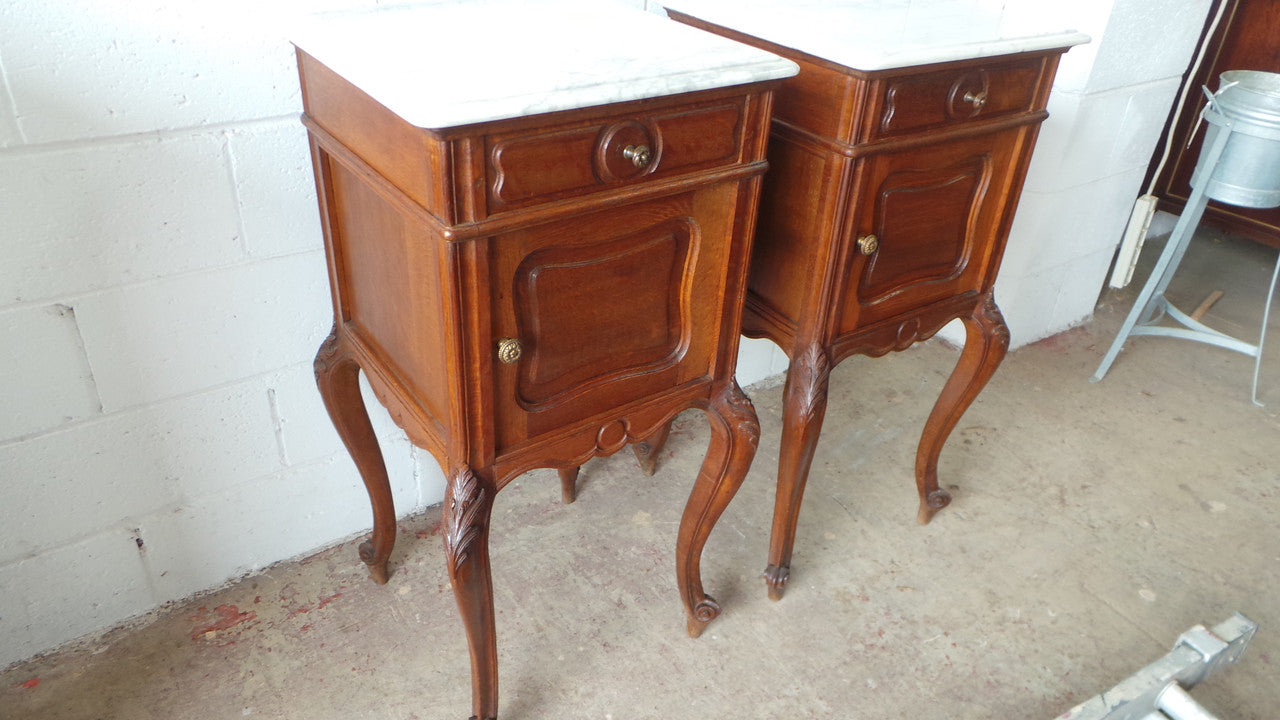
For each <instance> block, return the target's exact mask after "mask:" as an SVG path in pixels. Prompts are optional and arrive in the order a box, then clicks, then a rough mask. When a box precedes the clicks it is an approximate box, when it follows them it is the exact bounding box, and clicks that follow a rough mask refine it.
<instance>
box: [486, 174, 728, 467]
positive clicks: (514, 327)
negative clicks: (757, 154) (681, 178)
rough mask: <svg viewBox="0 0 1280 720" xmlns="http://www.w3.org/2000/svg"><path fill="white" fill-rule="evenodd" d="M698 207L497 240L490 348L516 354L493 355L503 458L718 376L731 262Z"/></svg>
mask: <svg viewBox="0 0 1280 720" xmlns="http://www.w3.org/2000/svg"><path fill="white" fill-rule="evenodd" d="M697 197H698V194H697V193H686V194H683V195H678V196H674V197H670V198H664V199H661V200H654V201H650V202H645V203H639V204H634V205H628V206H622V207H619V208H616V209H610V210H604V211H598V212H594V213H590V214H586V215H583V216H581V217H579V218H575V219H573V220H569V221H561V222H556V223H552V224H548V225H542V226H537V227H534V228H530V229H526V230H519V231H514V232H510V233H506V234H503V235H501V236H498V237H496V238H493V239H492V244H491V248H492V250H491V253H492V255H491V261H490V270H491V277H492V293H493V303H494V305H493V313H492V317H493V324H494V327H493V338H492V340H493V343H494V347H495V348H496V347H497V346H498V345H499V344H500V343H501V341H502V340H503V339H514V340H517V341H518V342H519V346H520V353H519V357H518V358H517V359H515V360H514V361H513V362H504V361H503V359H501V358H498V357H497V356H496V354H495V362H494V365H493V369H494V376H495V380H494V395H495V398H494V406H495V409H496V418H495V419H496V422H495V425H496V428H495V429H496V436H497V437H496V440H497V452H498V454H499V455H501V454H502V453H503V452H504V450H507V449H512V448H513V447H515V446H518V445H520V444H521V443H523V442H524V441H526V440H531V439H533V438H536V437H537V436H539V435H540V434H544V433H547V432H550V431H553V430H555V429H557V428H560V427H563V426H564V425H567V424H569V423H573V422H577V421H580V420H583V419H585V418H590V417H592V416H596V415H599V414H602V413H609V412H610V411H613V410H616V409H618V408H620V407H622V406H625V405H626V404H627V403H632V402H635V401H638V400H641V399H644V398H647V397H650V396H653V395H655V394H658V393H662V392H664V391H668V390H670V389H671V388H672V387H675V386H678V385H681V384H683V383H685V382H689V381H692V380H698V379H701V378H704V377H706V376H707V375H708V374H709V373H710V372H711V367H712V363H713V361H714V359H715V351H716V347H715V343H714V337H715V325H714V323H715V322H717V319H718V317H719V316H718V313H714V312H713V313H707V312H706V311H705V309H706V308H709V307H711V308H714V307H719V305H720V304H721V302H720V298H721V296H722V292H723V287H724V277H723V275H724V272H723V269H721V270H720V271H719V272H717V271H716V270H715V268H716V267H720V268H723V267H725V266H726V258H725V257H724V252H725V250H724V248H723V247H721V246H720V245H723V243H719V244H716V243H704V242H703V232H704V227H703V226H704V225H705V224H706V219H705V218H699V217H696V213H695V206H697V205H698V203H697V202H696V198H697ZM717 212H719V211H717ZM718 221H719V220H718V219H716V222H718ZM706 232H707V235H708V236H723V233H713V232H711V231H710V230H709V229H708V230H706ZM507 359H510V358H507Z"/></svg>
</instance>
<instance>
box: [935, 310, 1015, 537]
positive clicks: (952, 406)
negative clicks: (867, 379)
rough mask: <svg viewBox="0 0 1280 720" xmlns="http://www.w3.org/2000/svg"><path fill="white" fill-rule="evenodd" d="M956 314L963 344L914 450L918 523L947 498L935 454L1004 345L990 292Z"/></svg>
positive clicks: (1006, 345) (989, 373)
mask: <svg viewBox="0 0 1280 720" xmlns="http://www.w3.org/2000/svg"><path fill="white" fill-rule="evenodd" d="M961 320H962V321H963V322H964V329H965V340H964V350H963V351H962V352H961V353H960V361H959V362H958V363H957V364H956V369H955V370H954V371H952V373H951V377H950V378H948V379H947V384H946V386H945V387H943V388H942V394H941V395H940V396H938V401H937V402H936V403H935V404H934V406H933V412H931V413H930V414H929V419H928V421H926V422H925V425H924V433H923V434H922V435H921V437H920V447H919V449H918V450H917V451H916V489H917V490H918V492H919V493H920V511H919V514H918V515H917V516H916V520H917V522H919V523H920V524H921V525H925V524H927V523H928V522H929V520H931V519H932V518H933V515H934V513H936V512H937V511H939V510H941V509H942V508H944V507H946V506H947V505H948V504H950V502H951V493H949V492H947V491H946V490H943V489H941V488H939V487H938V456H939V455H940V454H941V453H942V446H943V445H945V444H946V442H947V437H948V436H950V435H951V431H952V430H953V429H954V428H955V426H956V423H958V422H959V421H960V416H961V415H964V411H965V410H968V409H969V405H971V404H972V403H973V401H974V398H976V397H978V393H980V392H982V388H983V387H985V386H986V384H987V381H988V380H990V379H991V376H992V375H993V374H994V373H995V371H996V368H997V367H999V366H1000V361H1001V360H1003V359H1004V356H1005V353H1006V352H1008V350H1009V327H1008V325H1006V324H1005V322H1004V316H1003V315H1001V314H1000V308H998V307H996V301H995V297H994V296H993V295H992V294H991V293H990V292H988V293H987V294H986V295H984V296H983V297H982V299H981V300H980V301H979V302H978V304H977V306H976V307H975V308H974V310H973V314H972V315H970V316H969V317H965V318H961Z"/></svg>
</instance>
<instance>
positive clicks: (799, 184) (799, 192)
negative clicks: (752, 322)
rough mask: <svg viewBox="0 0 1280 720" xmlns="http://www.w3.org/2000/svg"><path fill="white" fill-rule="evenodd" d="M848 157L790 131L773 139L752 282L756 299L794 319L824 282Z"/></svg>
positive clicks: (752, 262)
mask: <svg viewBox="0 0 1280 720" xmlns="http://www.w3.org/2000/svg"><path fill="white" fill-rule="evenodd" d="M846 162H847V161H846V160H845V159H844V158H842V157H840V156H837V155H834V154H831V153H828V152H826V151H824V150H823V149H821V148H818V147H813V146H810V145H808V144H806V143H802V142H796V141H794V140H792V139H791V138H790V137H787V136H785V135H780V134H778V133H775V134H774V135H773V137H772V138H771V139H770V144H769V173H768V174H767V175H766V176H765V178H764V189H763V190H762V192H761V196H760V215H759V219H758V224H757V227H756V237H755V247H754V249H753V251H752V259H751V271H750V272H751V276H750V282H749V284H748V288H749V293H750V296H751V301H752V303H753V304H757V305H763V306H764V307H766V308H768V309H769V310H771V311H772V312H773V313H775V314H777V315H779V316H781V317H782V318H785V320H786V321H788V322H789V323H790V324H792V325H794V324H796V323H798V322H799V321H800V318H802V317H804V305H805V300H806V298H808V297H809V296H810V295H811V294H812V293H811V291H812V289H813V287H814V285H815V284H817V283H821V282H822V275H823V274H824V268H825V265H824V264H823V263H824V262H825V252H824V246H829V245H830V244H831V243H830V241H828V240H826V238H829V237H831V236H832V235H833V233H834V229H833V227H832V224H833V223H834V222H835V219H834V218H833V217H832V213H833V211H834V209H835V206H836V203H835V202H834V195H835V194H836V193H837V192H838V190H839V187H840V183H841V177H840V176H841V174H842V172H843V167H844V164H845V163H846ZM774 339H775V340H779V341H780V338H774Z"/></svg>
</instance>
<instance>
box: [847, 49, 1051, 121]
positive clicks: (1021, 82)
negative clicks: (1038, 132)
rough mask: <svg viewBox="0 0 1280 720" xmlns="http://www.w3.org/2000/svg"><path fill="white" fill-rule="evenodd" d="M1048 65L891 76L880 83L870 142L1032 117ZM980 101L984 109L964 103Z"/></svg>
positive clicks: (1033, 62)
mask: <svg viewBox="0 0 1280 720" xmlns="http://www.w3.org/2000/svg"><path fill="white" fill-rule="evenodd" d="M1042 64H1043V61H1042V60H1041V59H1040V58H1028V59H1024V60H1020V61H1018V62H1014V63H995V64H990V65H984V66H978V67H964V68H953V69H947V70H939V71H935V72H929V73H922V74H909V75H902V76H896V77H889V78H885V79H883V80H881V81H880V82H879V83H877V88H878V90H879V106H878V108H877V110H878V112H877V111H873V112H875V117H876V118H878V121H877V122H876V124H875V126H874V127H873V128H872V130H871V132H870V134H869V136H870V138H871V139H875V138H881V137H891V136H895V135H903V134H906V133H913V132H921V131H927V130H930V129H934V128H943V127H946V126H948V125H951V124H955V123H963V122H970V121H976V120H985V119H988V118H995V117H1000V116H1004V115H1009V114H1012V113H1018V112H1027V111H1029V110H1031V109H1032V106H1033V105H1034V103H1035V99H1036V91H1037V89H1038V83H1037V80H1038V79H1039V77H1040V69H1041V65H1042ZM966 95H970V96H971V97H973V98H975V100H976V99H977V98H981V105H980V106H979V104H978V102H976V101H969V100H966V99H965V96H966Z"/></svg>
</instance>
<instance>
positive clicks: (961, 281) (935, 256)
mask: <svg viewBox="0 0 1280 720" xmlns="http://www.w3.org/2000/svg"><path fill="white" fill-rule="evenodd" d="M1018 143H1019V131H1018V130H1017V129H1015V130H1010V131H1004V132H1000V133H993V134H990V135H983V136H979V137H974V138H968V139H963V140H950V141H948V142H946V143H944V144H939V145H931V146H928V147H923V148H917V149H912V150H907V151H903V152H898V153H888V154H884V155H874V156H871V157H868V158H867V159H866V160H865V162H864V164H863V167H862V168H861V170H860V174H861V176H862V180H863V186H864V187H865V188H867V191H866V192H865V193H864V194H863V196H864V200H863V201H862V203H861V204H860V205H859V207H858V209H857V211H856V212H855V213H853V214H852V221H851V226H850V228H849V232H848V233H847V235H846V237H845V242H846V243H848V250H847V257H848V258H849V261H848V264H847V268H848V270H847V271H846V273H845V278H844V282H845V289H844V294H843V303H842V309H841V315H840V319H839V326H838V330H839V332H841V333H843V332H849V331H852V330H853V329H855V328H858V327H865V326H867V325H869V324H871V323H874V322H878V321H880V320H885V319H888V318H891V317H894V316H895V315H899V314H902V313H905V312H910V311H912V310H915V309H918V308H921V307H924V306H926V305H928V304H930V303H933V302H937V301H939V300H944V299H946V298H950V297H954V296H955V295H958V294H960V293H963V292H967V291H974V290H979V289H981V286H982V285H983V284H984V283H985V282H986V281H987V280H988V279H989V278H988V273H987V270H988V266H989V265H990V262H991V261H992V260H993V259H994V258H995V252H996V250H995V249H996V248H997V247H998V246H999V243H997V242H995V236H996V235H997V234H998V233H1000V232H1002V231H1003V230H1002V226H1003V223H1002V220H1003V213H1002V207H1003V204H1004V201H1005V198H1006V196H1007V194H1008V193H1009V191H1010V189H1011V183H1012V181H1013V174H1014V167H1013V157H1014V154H1015V152H1016V147H1017V145H1018ZM871 234H874V235H875V236H876V239H877V245H878V247H877V248H876V249H875V250H874V251H873V252H872V253H871V254H869V255H863V254H860V252H859V250H858V246H857V239H858V238H859V237H865V236H867V235H871Z"/></svg>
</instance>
